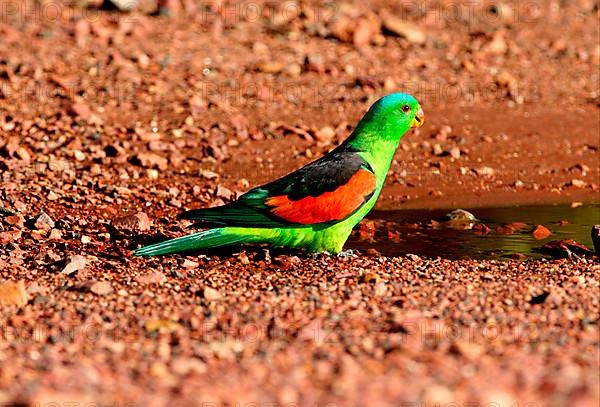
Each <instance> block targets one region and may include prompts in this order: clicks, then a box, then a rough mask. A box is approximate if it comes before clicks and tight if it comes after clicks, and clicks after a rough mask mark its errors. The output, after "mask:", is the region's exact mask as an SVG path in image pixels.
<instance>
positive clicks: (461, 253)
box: [347, 204, 600, 259]
mask: <svg viewBox="0 0 600 407" xmlns="http://www.w3.org/2000/svg"><path fill="white" fill-rule="evenodd" d="M448 212H450V211H448V210H397V211H373V212H372V213H371V214H370V215H369V219H371V220H373V221H374V222H375V228H374V233H373V232H370V231H369V230H365V229H368V228H363V229H361V231H358V232H356V233H354V234H353V235H352V237H351V239H350V241H349V243H348V245H347V247H349V248H352V249H358V250H363V251H367V250H369V249H375V250H377V251H378V252H379V253H381V254H383V255H387V256H395V255H396V256H397V255H405V254H408V253H413V254H416V255H419V256H427V257H437V256H441V257H443V258H450V259H466V258H468V259H508V258H511V257H517V258H518V257H522V256H520V255H525V256H526V258H542V257H545V258H551V257H552V255H551V254H549V253H548V252H543V251H540V249H541V247H542V246H544V245H545V244H547V243H549V242H552V241H555V240H560V239H572V240H574V241H576V242H578V243H580V244H583V245H585V246H587V247H588V248H590V249H591V250H592V251H593V250H594V246H593V243H592V238H591V234H590V232H591V229H592V226H593V225H598V224H600V204H588V205H582V206H579V207H576V208H572V207H570V206H522V207H510V208H480V209H470V210H469V212H470V213H472V214H473V215H475V217H476V218H477V219H478V221H479V222H478V223H479V224H483V225H485V226H487V228H485V227H483V226H481V225H479V226H477V224H478V223H475V227H474V228H473V229H468V230H457V229H454V228H452V227H451V225H450V224H449V223H448V222H447V218H446V217H445V215H446V214H447V213H448ZM467 223H468V222H467ZM537 225H543V226H544V227H546V228H547V229H549V230H550V231H551V232H552V235H550V236H549V237H547V238H544V239H540V240H538V239H536V238H535V237H534V236H533V233H532V231H533V230H534V229H535V227H536V226H537ZM454 226H456V225H454ZM459 226H460V225H459ZM538 236H539V235H538ZM540 237H541V236H540ZM559 251H560V250H559ZM573 252H577V249H576V248H575V250H574V251H573Z"/></svg>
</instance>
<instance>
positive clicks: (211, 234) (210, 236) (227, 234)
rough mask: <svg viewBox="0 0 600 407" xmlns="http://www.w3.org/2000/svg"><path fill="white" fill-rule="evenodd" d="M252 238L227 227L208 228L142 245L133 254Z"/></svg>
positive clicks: (177, 250) (168, 251)
mask: <svg viewBox="0 0 600 407" xmlns="http://www.w3.org/2000/svg"><path fill="white" fill-rule="evenodd" d="M253 238H254V237H253V236H252V235H248V234H246V235H244V234H240V233H236V232H233V231H231V230H230V229H229V228H219V229H210V230H205V231H202V232H198V233H194V234H191V235H187V236H182V237H178V238H176V239H171V240H167V241H165V242H161V243H156V244H152V245H150V246H146V247H142V248H140V249H137V250H135V251H134V252H133V254H134V255H136V256H159V255H163V254H172V253H180V252H187V251H192V250H201V249H213V248H216V247H222V246H230V245H238V244H242V243H247V242H250V241H252V240H253Z"/></svg>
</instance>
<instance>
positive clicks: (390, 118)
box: [369, 93, 425, 132]
mask: <svg viewBox="0 0 600 407" xmlns="http://www.w3.org/2000/svg"><path fill="white" fill-rule="evenodd" d="M371 112H372V117H371V120H374V121H377V122H387V123H389V124H390V125H391V126H393V127H396V128H398V129H402V132H405V131H406V130H408V129H409V128H411V127H421V126H422V125H423V122H424V121H425V114H424V113H423V109H421V106H420V105H419V102H417V99H415V98H414V97H413V96H411V95H408V94H406V93H392V94H390V95H387V96H384V97H382V98H381V99H379V100H378V101H377V102H375V103H374V104H373V106H372V107H371V109H370V110H369V113H371Z"/></svg>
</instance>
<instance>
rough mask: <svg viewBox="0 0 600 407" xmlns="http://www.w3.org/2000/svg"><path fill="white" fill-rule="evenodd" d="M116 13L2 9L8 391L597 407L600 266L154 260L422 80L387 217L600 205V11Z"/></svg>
mask: <svg viewBox="0 0 600 407" xmlns="http://www.w3.org/2000/svg"><path fill="white" fill-rule="evenodd" d="M99 3H101V2H98V1H92V2H88V3H87V4H85V2H82V3H72V4H71V5H67V4H66V3H60V2H53V0H50V1H42V2H36V3H33V2H22V1H20V0H0V41H1V43H2V46H0V171H1V177H2V178H1V179H0V206H1V208H0V242H1V246H0V404H1V403H9V404H8V405H18V406H20V405H25V406H61V407H62V406H69V405H70V406H72V405H74V404H73V403H80V404H79V405H86V403H87V405H89V406H92V405H94V406H95V405H109V406H115V405H119V406H124V405H128V406H130V407H131V406H166V405H169V406H173V405H185V406H189V405H203V406H205V407H208V406H210V407H213V406H218V407H221V406H241V407H245V406H248V407H250V406H252V407H258V406H260V407H263V406H265V407H266V406H290V407H291V406H299V407H304V406H327V407H338V406H339V407H341V406H352V405H356V406H364V405H373V406H379V405H395V406H398V405H405V406H435V405H440V406H441V405H448V406H449V405H452V406H457V405H458V406H474V405H478V406H481V405H488V406H492V405H498V406H517V405H518V406H528V407H533V406H536V407H538V406H539V407H541V406H564V405H572V406H596V405H598V403H599V399H600V385H599V381H600V375H599V369H600V357H599V352H598V344H599V328H598V317H599V303H598V302H599V300H598V292H599V289H598V288H599V287H598V285H599V277H600V265H599V263H598V261H597V259H594V258H587V259H586V258H583V259H579V260H536V261H531V260H525V261H517V260H511V261H493V260H483V261H479V260H477V261H476V260H448V259H445V256H444V250H443V249H444V248H443V247H440V250H439V254H440V258H437V259H427V258H420V257H417V256H410V255H409V256H406V257H382V256H378V255H375V254H373V253H359V254H358V256H355V257H348V258H337V257H328V256H316V257H311V256H306V255H294V254H290V253H280V252H273V251H271V252H269V251H265V250H263V249H261V248H258V249H257V250H247V251H242V252H240V251H239V250H238V251H234V252H233V253H220V254H218V255H212V256H210V257H206V256H170V257H164V258H160V259H154V258H152V259H140V258H133V257H131V249H132V248H135V247H137V246H138V245H140V244H145V243H147V242H150V241H156V240H158V239H160V238H164V235H168V236H171V235H181V234H183V233H185V232H186V231H185V230H184V228H185V227H186V226H187V225H185V224H181V223H178V222H176V221H175V220H174V218H175V215H176V214H177V213H178V212H180V211H182V210H184V209H186V208H194V207H203V206H210V205H217V204H221V203H224V202H227V201H229V200H231V199H233V198H234V197H235V196H236V195H238V194H239V193H241V192H243V191H245V190H247V189H248V188H249V187H250V186H253V185H256V184H259V183H261V182H264V181H267V180H269V179H272V178H274V177H276V176H279V175H282V174H284V173H286V172H288V171H290V170H292V169H294V168H298V167H300V166H301V165H303V164H304V163H306V162H308V161H310V160H312V159H314V158H315V157H317V156H320V155H321V154H323V153H325V152H327V151H328V150H330V149H331V148H332V147H334V146H335V145H336V144H338V143H339V142H340V141H341V140H342V139H343V138H344V137H345V136H346V135H347V134H348V133H349V132H350V131H351V130H352V128H353V126H354V125H355V124H356V122H357V120H358V119H359V118H360V116H361V115H362V114H363V113H364V112H365V110H366V109H367V108H368V107H369V105H370V104H371V103H373V102H374V101H375V100H376V99H377V98H378V97H380V96H382V95H384V94H386V93H391V92H395V91H408V92H411V93H413V94H414V95H415V96H416V97H417V98H418V99H419V100H420V102H421V104H422V106H423V109H424V110H425V114H426V124H425V125H424V126H423V127H422V128H420V129H419V130H418V131H414V132H413V133H412V134H410V135H408V136H407V137H406V139H404V140H403V141H402V143H401V146H400V148H399V149H398V153H397V156H396V161H395V162H394V164H393V165H392V168H391V170H390V174H389V177H388V185H387V186H386V188H385V189H384V192H383V194H382V197H381V199H380V202H379V206H378V207H379V208H384V209H385V208H393V209H401V208H429V207H440V208H448V209H451V208H456V207H474V206H507V205H514V204H524V203H556V202H563V203H570V202H594V201H598V199H599V196H598V188H599V185H600V179H599V178H600V170H599V168H600V166H599V154H598V148H599V145H600V140H599V131H600V129H599V126H600V120H599V109H598V106H599V103H600V91H599V89H598V85H599V81H598V79H599V74H598V66H599V61H600V46H599V45H598V33H599V31H598V20H597V18H598V4H597V2H594V1H588V0H574V1H567V2H532V3H525V2H520V3H512V2H476V3H475V4H473V3H469V4H467V3H468V2H463V3H458V2H442V4H441V5H440V4H438V3H434V2H424V3H422V2H418V3H411V2H397V3H396V2H383V1H371V2H356V3H352V2H333V3H309V2H298V3H296V2H276V3H268V2H267V3H264V2H228V3H226V4H224V5H223V4H221V2H192V1H187V0H183V1H160V2H159V3H160V4H161V5H162V7H161V8H160V9H158V11H157V5H156V4H154V3H153V2H152V1H144V2H143V3H142V4H141V6H140V7H141V8H139V9H136V10H134V11H130V12H118V11H115V10H107V9H106V8H107V7H106V4H108V3H109V2H108V1H107V2H105V3H106V4H105V5H104V6H103V7H101V8H98V6H99ZM218 4H221V6H220V9H219V6H218ZM459 5H460V7H459ZM215 7H216V9H215ZM252 10H259V11H260V12H261V13H262V16H261V17H260V18H258V17H256V14H252V13H253V11H252ZM298 10H302V12H301V13H299V12H298ZM458 10H460V12H459V11H458ZM155 11H157V12H155ZM219 11H220V12H221V13H219ZM407 23H408V24H407ZM44 214H46V215H44ZM93 403H96V404H93ZM127 403H130V404H127ZM203 403H204V404H203ZM436 403H438V404H436ZM451 403H454V404H451ZM469 403H470V404H469ZM494 403H495V404H494ZM528 403H529V404H528Z"/></svg>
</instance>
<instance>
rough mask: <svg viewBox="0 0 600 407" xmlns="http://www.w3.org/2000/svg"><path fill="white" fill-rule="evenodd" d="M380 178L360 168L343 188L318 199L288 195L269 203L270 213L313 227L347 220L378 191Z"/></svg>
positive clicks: (268, 201)
mask: <svg viewBox="0 0 600 407" xmlns="http://www.w3.org/2000/svg"><path fill="white" fill-rule="evenodd" d="M376 184H377V179H376V178H375V174H373V173H372V172H371V171H367V170H363V169H360V170H358V171H357V172H356V173H355V174H354V175H353V176H352V178H350V180H348V182H347V183H346V184H344V185H341V186H339V187H337V188H336V189H335V190H333V191H330V192H325V193H323V194H321V195H319V196H316V197H315V196H307V197H305V198H302V199H298V200H291V199H289V198H288V197H287V196H285V195H279V196H274V197H271V198H268V199H267V200H266V202H265V203H266V204H267V206H272V207H273V209H272V210H271V212H272V213H273V214H275V215H277V216H278V217H280V218H282V219H285V220H287V221H288V222H293V223H301V224H304V225H312V224H315V223H323V222H332V221H338V220H342V219H344V218H345V217H346V216H348V215H350V214H352V213H353V212H354V211H355V210H357V209H358V208H359V207H360V206H361V205H362V204H363V203H364V202H365V198H366V197H367V196H369V195H370V194H372V193H373V191H375V186H376Z"/></svg>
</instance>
